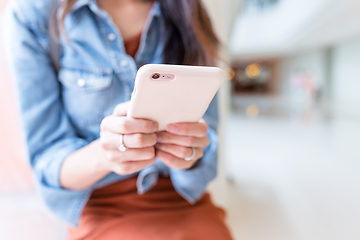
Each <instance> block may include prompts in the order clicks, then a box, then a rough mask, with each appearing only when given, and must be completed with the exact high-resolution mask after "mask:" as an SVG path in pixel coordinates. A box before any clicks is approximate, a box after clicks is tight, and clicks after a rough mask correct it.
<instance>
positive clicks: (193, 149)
mask: <svg viewBox="0 0 360 240" xmlns="http://www.w3.org/2000/svg"><path fill="white" fill-rule="evenodd" d="M191 149H192V155H191V157H188V158H185V161H191V160H193V159H194V158H195V155H196V149H195V148H194V147H191Z"/></svg>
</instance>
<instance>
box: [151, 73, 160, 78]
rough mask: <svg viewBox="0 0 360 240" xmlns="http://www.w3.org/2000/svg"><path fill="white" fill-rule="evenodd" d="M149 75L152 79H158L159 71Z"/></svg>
mask: <svg viewBox="0 0 360 240" xmlns="http://www.w3.org/2000/svg"><path fill="white" fill-rule="evenodd" d="M151 77H152V79H159V78H160V74H159V73H154V74H153V75H152V76H151Z"/></svg>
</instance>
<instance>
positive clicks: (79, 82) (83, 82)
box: [77, 78, 86, 88]
mask: <svg viewBox="0 0 360 240" xmlns="http://www.w3.org/2000/svg"><path fill="white" fill-rule="evenodd" d="M85 84H86V82H85V80H84V79H82V78H80V79H79V80H78V81H77V85H78V86H79V87H81V88H83V87H85Z"/></svg>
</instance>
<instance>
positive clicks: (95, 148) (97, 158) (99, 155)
mask: <svg viewBox="0 0 360 240" xmlns="http://www.w3.org/2000/svg"><path fill="white" fill-rule="evenodd" d="M89 147H90V148H92V150H91V151H92V154H93V157H92V161H93V169H94V172H95V173H98V174H103V175H104V176H106V175H107V174H109V173H111V172H112V171H111V169H110V167H109V164H108V161H106V156H105V153H104V150H103V148H102V147H101V142H100V139H96V140H95V141H93V142H91V143H90V144H89Z"/></svg>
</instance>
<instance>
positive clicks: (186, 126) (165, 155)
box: [155, 119, 210, 169]
mask: <svg viewBox="0 0 360 240" xmlns="http://www.w3.org/2000/svg"><path fill="white" fill-rule="evenodd" d="M207 129H208V125H207V123H206V122H205V120H204V119H201V120H200V121H199V122H198V123H176V124H170V125H169V126H168V127H167V131H164V132H158V133H157V141H158V143H157V144H156V145H155V148H156V157H158V158H159V159H160V160H161V161H162V162H163V163H164V164H165V165H166V166H168V167H170V168H177V169H189V168H191V167H192V166H194V164H195V163H196V162H197V161H198V160H199V159H200V158H202V156H203V155H204V151H203V149H204V148H205V147H207V146H208V145H209V144H210V140H209V138H208V137H207V135H206V132H207ZM193 148H194V149H195V156H194V158H193V159H192V160H190V161H186V160H185V158H189V157H191V156H192V155H193Z"/></svg>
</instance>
